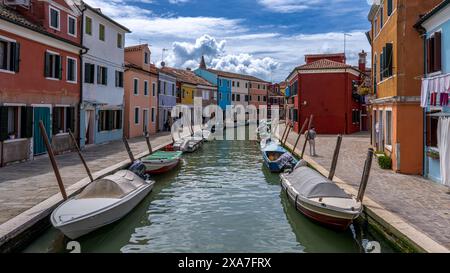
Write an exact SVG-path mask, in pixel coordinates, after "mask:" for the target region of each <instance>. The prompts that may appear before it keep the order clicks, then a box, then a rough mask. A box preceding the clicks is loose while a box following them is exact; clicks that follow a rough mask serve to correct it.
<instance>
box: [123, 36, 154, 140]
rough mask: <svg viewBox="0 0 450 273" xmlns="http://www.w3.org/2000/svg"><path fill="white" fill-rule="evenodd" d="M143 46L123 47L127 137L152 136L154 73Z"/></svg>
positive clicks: (125, 127)
mask: <svg viewBox="0 0 450 273" xmlns="http://www.w3.org/2000/svg"><path fill="white" fill-rule="evenodd" d="M150 56H151V52H150V49H149V48H148V45H147V44H144V45H137V46H131V47H127V48H125V81H124V88H125V119H124V125H125V126H124V134H125V136H126V137H127V138H132V137H138V136H142V135H144V133H145V132H149V133H150V134H154V133H156V128H157V113H158V94H157V82H158V72H157V70H156V67H155V66H154V65H152V64H151V63H150Z"/></svg>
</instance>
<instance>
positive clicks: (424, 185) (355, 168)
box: [280, 126, 450, 249]
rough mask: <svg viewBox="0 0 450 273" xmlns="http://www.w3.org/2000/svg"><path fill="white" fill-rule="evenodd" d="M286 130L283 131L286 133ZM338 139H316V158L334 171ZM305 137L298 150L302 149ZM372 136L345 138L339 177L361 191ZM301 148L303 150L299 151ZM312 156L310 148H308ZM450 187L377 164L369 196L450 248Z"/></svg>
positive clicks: (371, 178)
mask: <svg viewBox="0 0 450 273" xmlns="http://www.w3.org/2000/svg"><path fill="white" fill-rule="evenodd" d="M283 130H284V127H283V126H282V128H281V129H280V134H282V133H283ZM297 136H298V135H297V134H296V133H294V132H292V133H291V134H290V135H289V138H288V142H289V143H291V144H294V143H295V141H296V139H297ZM336 140H337V136H325V135H319V136H318V137H317V139H316V153H317V155H318V156H317V157H313V159H314V160H315V161H316V162H317V163H319V164H320V165H322V166H323V167H325V168H326V169H327V170H329V169H330V166H331V160H332V156H333V152H334V148H335V146H336ZM303 143H304V138H303V137H302V138H301V141H300V142H299V144H298V146H297V147H302V145H303ZM369 146H370V135H369V134H361V133H358V134H356V135H348V136H344V137H343V141H342V146H341V151H340V155H339V161H338V165H337V169H336V176H337V177H339V178H340V179H342V180H344V181H346V182H347V183H349V184H351V185H352V186H353V187H354V188H356V189H358V187H359V183H360V180H361V175H362V170H363V167H364V161H365V159H366V156H367V149H368V148H369ZM297 149H299V148H297ZM306 154H307V155H309V145H308V146H307V149H306ZM447 192H448V188H447V187H445V186H443V185H440V184H437V183H434V182H431V181H429V180H426V179H424V178H423V177H421V176H411V175H402V174H398V173H395V172H393V171H389V170H382V169H380V168H379V166H378V163H377V162H376V160H375V161H373V165H372V171H371V175H370V180H369V183H368V186H367V192H366V194H367V196H369V197H370V198H371V199H372V200H374V201H375V202H377V203H379V204H380V205H382V206H383V207H385V208H386V209H388V210H389V211H391V212H392V213H395V214H397V215H398V216H399V217H401V218H403V219H404V220H405V221H406V222H408V223H410V224H411V225H413V226H414V227H416V228H417V229H418V230H420V231H422V232H424V233H425V234H427V235H428V236H429V237H431V238H433V239H434V240H435V241H436V242H438V243H440V244H442V245H444V246H446V247H447V248H449V249H450V194H448V193H447Z"/></svg>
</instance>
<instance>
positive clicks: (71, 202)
mask: <svg viewBox="0 0 450 273" xmlns="http://www.w3.org/2000/svg"><path fill="white" fill-rule="evenodd" d="M144 173H145V166H144V165H143V164H142V163H141V162H139V161H137V162H135V163H134V164H133V165H132V166H131V167H130V169H129V170H121V171H118V172H116V173H115V174H113V175H110V176H107V177H105V178H102V179H98V180H95V181H93V182H91V183H90V184H89V185H88V186H87V187H86V188H85V189H84V190H83V191H81V192H80V193H79V194H77V195H76V196H74V197H72V198H70V199H68V200H66V201H65V202H63V203H62V204H61V205H60V206H58V207H57V208H56V209H55V210H54V211H53V213H52V214H51V216H50V220H51V222H52V224H53V226H54V227H55V228H57V229H59V230H60V231H61V232H62V233H64V234H65V235H66V236H67V237H69V238H70V239H76V238H78V237H81V236H83V235H86V234H88V233H90V232H92V231H94V230H96V229H99V228H101V227H103V226H106V225H108V224H111V223H113V222H115V221H117V220H119V219H121V218H122V217H124V216H125V215H126V214H128V213H129V212H130V211H131V210H132V209H133V208H134V207H135V206H136V205H137V204H139V203H140V202H141V201H142V200H143V199H144V198H145V197H146V196H147V195H148V194H149V192H151V190H152V189H153V185H154V183H155V182H154V181H151V180H149V178H148V176H147V175H145V174H144Z"/></svg>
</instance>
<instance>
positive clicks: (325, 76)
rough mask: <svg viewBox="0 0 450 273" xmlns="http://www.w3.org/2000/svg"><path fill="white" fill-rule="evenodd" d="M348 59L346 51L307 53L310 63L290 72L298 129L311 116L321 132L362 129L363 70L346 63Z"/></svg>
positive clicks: (293, 110)
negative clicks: (360, 83)
mask: <svg viewBox="0 0 450 273" xmlns="http://www.w3.org/2000/svg"><path fill="white" fill-rule="evenodd" d="M345 59H346V58H345V54H343V53H339V54H318V55H306V56H305V62H306V64H304V65H302V66H299V67H297V68H295V69H294V70H293V71H292V72H291V73H290V75H289V76H288V78H287V81H288V83H289V90H290V94H289V95H290V99H293V101H294V107H293V109H292V113H291V116H290V120H292V121H293V123H294V129H295V131H297V132H298V131H299V130H300V127H301V126H302V124H303V123H304V121H305V120H306V119H307V118H309V117H310V116H311V115H314V122H313V126H314V127H315V128H316V131H317V132H318V133H319V134H352V133H355V132H359V131H360V123H361V96H360V95H358V93H357V86H358V85H359V82H360V79H361V71H359V69H358V68H355V67H353V66H351V65H348V64H346V63H345ZM288 103H289V102H288Z"/></svg>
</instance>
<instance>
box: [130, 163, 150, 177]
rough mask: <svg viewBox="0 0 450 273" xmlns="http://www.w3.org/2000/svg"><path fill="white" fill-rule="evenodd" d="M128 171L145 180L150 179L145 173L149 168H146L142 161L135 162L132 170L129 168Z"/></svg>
mask: <svg viewBox="0 0 450 273" xmlns="http://www.w3.org/2000/svg"><path fill="white" fill-rule="evenodd" d="M128 170H129V171H131V172H133V173H135V174H136V175H138V176H139V177H140V178H142V179H144V180H148V179H149V176H148V174H146V173H145V172H146V170H147V168H146V167H145V165H144V163H142V161H140V160H136V161H134V162H133V164H131V166H130V168H128Z"/></svg>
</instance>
